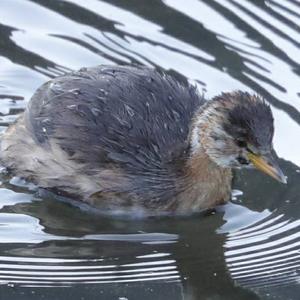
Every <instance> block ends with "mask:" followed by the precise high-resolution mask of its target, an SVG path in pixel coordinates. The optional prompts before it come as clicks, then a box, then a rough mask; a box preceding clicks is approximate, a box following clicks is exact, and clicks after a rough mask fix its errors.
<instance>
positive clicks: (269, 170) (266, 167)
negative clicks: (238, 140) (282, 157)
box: [248, 150, 287, 184]
mask: <svg viewBox="0 0 300 300" xmlns="http://www.w3.org/2000/svg"><path fill="white" fill-rule="evenodd" d="M248 158H249V159H250V161H251V162H252V163H253V165H254V166H255V167H256V168H257V169H258V170H260V171H262V172H264V173H266V174H268V175H269V176H271V177H273V178H274V179H276V180H278V181H279V182H282V183H284V184H286V183H287V181H286V177H285V176H284V174H283V172H282V171H281V169H280V168H279V165H278V162H277V157H276V153H275V151H274V150H273V151H270V152H269V153H267V154H264V155H258V154H254V153H248Z"/></svg>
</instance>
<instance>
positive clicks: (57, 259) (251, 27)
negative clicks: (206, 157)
mask: <svg viewBox="0 0 300 300" xmlns="http://www.w3.org/2000/svg"><path fill="white" fill-rule="evenodd" d="M0 7H1V9H0V36H1V48H0V131H3V130H4V129H5V128H6V126H7V125H8V124H10V123H11V122H13V121H14V120H15V118H16V117H17V115H18V113H19V112H20V111H21V110H22V109H24V107H25V105H26V102H27V100H28V99H29V98H30V96H31V95H32V93H33V91H34V90H35V88H37V87H38V86H39V85H41V84H42V83H43V82H45V81H46V80H47V79H48V78H51V77H54V76H57V75H60V74H63V73H65V72H68V71H69V70H71V69H77V68H79V67H82V66H91V65H97V64H101V63H106V64H126V63H131V62H132V63H138V64H144V65H149V66H153V67H159V68H163V69H165V70H167V71H169V72H172V73H176V75H178V76H185V77H187V78H188V79H189V80H190V81H191V82H193V83H195V84H196V85H198V87H199V90H200V92H203V93H205V95H206V96H207V97H213V96H214V95H216V94H218V93H220V92H222V91H228V90H233V89H243V90H249V91H256V92H259V93H261V94H262V95H264V96H266V97H267V99H268V101H269V102H270V104H271V105H272V107H273V112H274V116H275V128H276V131H275V137H274V144H275V148H276V149H277V150H278V154H279V156H280V157H283V158H284V159H285V160H286V161H284V160H282V167H283V170H284V172H285V173H286V175H288V185H287V186H281V185H278V184H277V183H275V182H273V181H272V179H269V178H266V177H264V176H263V175H261V174H258V173H252V172H251V171H245V172H243V173H240V172H238V173H237V174H236V175H237V176H236V178H235V183H234V186H235V188H237V189H239V190H241V191H243V193H242V194H240V195H238V196H236V199H235V200H234V203H231V204H228V205H226V206H223V207H220V208H218V209H217V213H216V214H212V215H210V216H206V217H203V216H194V217H191V218H179V219H170V218H163V219H148V220H135V221H132V220H131V221H130V220H121V219H110V218H106V217H104V216H97V215H94V214H92V213H89V212H85V211H84V212H83V211H80V210H79V209H78V208H75V207H72V206H70V205H69V204H68V203H62V202H59V201H56V200H54V199H53V198H51V197H44V196H43V197H40V196H38V195H37V194H36V193H35V191H36V188H35V187H34V186H32V185H31V186H30V185H29V186H28V185H27V184H26V183H24V182H22V181H21V180H19V179H17V178H13V179H11V178H8V176H7V175H5V174H2V177H3V178H2V179H1V181H2V185H1V188H0V198H1V199H0V208H1V211H0V282H1V283H2V284H3V285H2V286H0V294H1V298H2V297H3V298H5V299H12V298H14V299H22V298H21V297H23V296H24V298H25V299H28V298H30V299H41V298H42V297H43V298H46V299H61V294H62V293H63V292H62V290H63V289H61V288H62V287H72V288H70V289H69V290H68V292H65V293H66V294H64V296H65V297H70V298H72V299H81V298H84V297H87V298H86V299H93V298H96V297H97V298H98V297H99V295H101V297H102V299H116V298H119V299H122V297H123V298H124V299H126V298H128V299H130V300H132V299H138V300H140V299H143V300H147V299H153V298H155V299H157V300H159V299H197V300H198V299H230V300H232V299H256V297H257V298H261V299H270V298H271V299H272V298H274V299H275V298H276V299H298V294H299V293H298V290H299V282H300V278H299V260H300V259H299V255H300V253H299V249H300V247H299V242H300V237H299V199H298V198H299V195H300V190H299V180H300V173H299V167H298V166H300V156H299V153H298V152H299V151H298V147H297V146H298V145H297V143H298V141H299V140H300V130H299V123H300V114H299V108H300V106H299V96H300V90H299V74H300V67H299V59H298V58H299V57H300V51H299V48H300V43H299V38H300V13H299V11H300V4H299V2H298V1H296V0H280V1H279V0H269V1H263V0H255V1H250V0H242V1H238V0H222V1H220V0H201V1H200V0H199V1H196V0H186V1H184V2H182V1H175V0H161V1H159V0H154V1H151V4H149V3H148V1H139V0H132V1H122V0H110V1H96V0H90V1H88V2H87V1H84V0H64V1H47V0H31V1H29V0H15V1H10V0H2V1H1V3H0ZM287 133H288V134H287ZM254 187H255V188H254ZM104 283H105V284H104ZM12 285H13V286H14V288H13V289H9V288H8V286H12ZM25 286H26V287H28V288H29V287H30V289H23V288H22V287H25ZM38 287H52V288H51V289H50V288H49V289H42V290H43V291H42V292H41V290H39V289H38ZM287 287H288V288H287ZM31 289H32V291H34V293H33V294H32V293H31ZM63 291H64V290H63ZM26 297H27V298H26ZM34 297H36V298H34Z"/></svg>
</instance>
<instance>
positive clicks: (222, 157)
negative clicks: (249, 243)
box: [1, 66, 286, 215]
mask: <svg viewBox="0 0 300 300" xmlns="http://www.w3.org/2000/svg"><path fill="white" fill-rule="evenodd" d="M273 134H274V126H273V116H272V112H271V109H270V106H269V105H268V104H267V103H266V101H265V100H264V99H263V98H262V97H260V96H259V95H252V94H249V93H247V92H243V91H233V92H227V93H222V94H220V95H218V96H216V97H214V98H212V99H211V100H206V99H204V97H203V96H202V95H200V93H199V92H198V91H197V88H196V87H195V86H193V85H191V84H189V83H188V82H187V81H185V80H179V79H176V78H175V77H174V76H171V75H168V74H166V73H164V72H162V71H157V70H155V69H151V68H148V67H142V66H140V67H138V66H97V67H91V68H82V69H80V70H79V71H74V72H71V73H69V74H66V75H62V76H59V77H57V78H54V79H52V80H50V81H48V82H46V83H45V84H43V85H42V86H41V87H40V88H39V89H38V90H37V91H36V92H35V94H34V95H33V96H32V98H31V100H30V101H29V103H28V106H27V108H26V110H25V111H24V113H23V114H22V115H21V116H20V117H19V118H18V119H17V121H16V122H15V123H14V124H13V125H11V126H10V127H9V128H8V130H7V131H6V132H5V133H4V135H3V136H2V140H1V162H2V164H3V165H4V166H5V167H6V168H7V169H8V170H9V171H10V172H11V173H12V174H15V175H17V176H19V177H22V178H24V179H26V180H28V181H30V182H34V183H35V184H37V185H38V186H39V187H41V188H44V189H46V190H51V191H55V192H56V193H58V194H62V195H68V196H71V197H72V198H74V199H78V200H80V201H83V202H84V203H88V204H89V205H91V206H92V207H95V208H97V209H99V210H101V211H103V212H113V213H124V212H125V213H129V214H134V213H142V214H146V215H158V214H164V213H170V214H190V213H194V212H198V211H201V210H203V209H207V208H211V207H214V206H216V205H218V204H222V203H225V202H226V201H228V200H229V199H230V196H231V183H232V169H233V168H252V167H256V168H257V169H259V170H261V171H263V172H265V173H266V174H268V175H270V176H272V177H273V178H275V179H277V180H278V181H280V182H283V183H285V182H286V178H285V176H284V175H283V173H282V171H281V170H280V168H279V165H278V158H277V155H276V153H275V151H274V149H273V146H272V138H273Z"/></svg>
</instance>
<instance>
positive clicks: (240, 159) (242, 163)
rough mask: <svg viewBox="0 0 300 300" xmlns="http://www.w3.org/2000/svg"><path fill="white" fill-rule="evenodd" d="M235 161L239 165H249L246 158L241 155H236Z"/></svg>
mask: <svg viewBox="0 0 300 300" xmlns="http://www.w3.org/2000/svg"><path fill="white" fill-rule="evenodd" d="M237 161H238V162H239V163H240V164H241V165H249V161H248V160H247V159H246V158H244V157H242V156H239V157H237Z"/></svg>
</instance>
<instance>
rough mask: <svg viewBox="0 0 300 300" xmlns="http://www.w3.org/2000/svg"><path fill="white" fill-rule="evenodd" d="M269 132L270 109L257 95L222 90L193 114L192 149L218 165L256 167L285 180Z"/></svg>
mask: <svg viewBox="0 0 300 300" xmlns="http://www.w3.org/2000/svg"><path fill="white" fill-rule="evenodd" d="M273 134H274V125H273V116H272V112H271V109H270V106H269V105H268V104H267V103H266V102H265V101H264V100H263V99H262V98H261V97H259V96H258V95H250V94H249V93H245V92H241V91H236V92H232V93H223V94H221V95H220V96H217V97H215V98H214V99H212V100H211V101H208V102H207V104H206V105H204V106H203V107H202V108H201V111H200V112H199V113H198V114H197V117H196V118H195V121H194V128H193V131H192V137H191V144H192V151H194V152H195V151H197V150H198V149H201V150H202V151H204V152H205V153H206V154H207V155H208V156H209V157H210V159H211V160H212V161H214V162H215V163H216V164H217V165H219V166H221V167H224V168H243V167H256V168H257V169H259V170H261V171H263V172H265V173H266V174H268V175H270V176H272V177H273V178H275V179H277V180H278V181H280V182H283V183H286V178H285V176H284V174H283V173H282V171H281V169H280V168H279V165H278V162H277V160H278V158H277V155H276V153H275V151H274V149H273V144H272V139H273Z"/></svg>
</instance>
